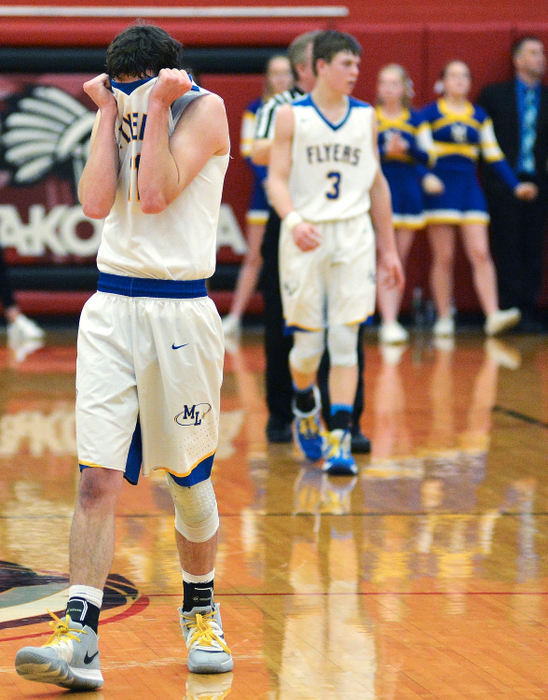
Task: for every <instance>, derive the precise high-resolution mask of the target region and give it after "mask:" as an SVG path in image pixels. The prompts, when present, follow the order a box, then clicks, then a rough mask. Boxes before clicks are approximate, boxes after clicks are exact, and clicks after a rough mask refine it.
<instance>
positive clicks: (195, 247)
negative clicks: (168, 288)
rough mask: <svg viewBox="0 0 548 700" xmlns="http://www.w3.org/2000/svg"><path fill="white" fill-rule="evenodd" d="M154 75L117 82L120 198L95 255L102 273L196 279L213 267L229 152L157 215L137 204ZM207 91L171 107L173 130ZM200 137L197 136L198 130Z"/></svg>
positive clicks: (193, 93)
mask: <svg viewBox="0 0 548 700" xmlns="http://www.w3.org/2000/svg"><path fill="white" fill-rule="evenodd" d="M156 81H157V77H156V78H150V79H144V80H138V81H135V82H131V83H114V85H113V86H112V90H113V93H114V97H115V98H116V102H117V103H118V117H117V120H116V141H117V143H118V147H119V157H120V171H119V175H118V187H117V192H116V199H115V202H114V205H113V207H112V210H111V212H110V214H109V215H108V216H107V217H106V219H105V222H104V226H103V237H102V241H101V245H100V247H99V252H98V255H97V266H98V268H99V270H100V271H101V272H109V273H111V274H116V275H126V276H130V277H152V278H157V279H173V280H193V279H202V278H207V277H211V275H212V274H213V272H214V270H215V257H216V233H217V223H218V218H219V207H220V203H221V195H222V189H223V182H224V176H225V173H226V169H227V166H228V159H229V154H228V153H227V154H226V155H223V156H212V157H211V158H210V159H209V160H208V161H207V163H206V164H205V165H204V167H203V168H202V170H201V171H200V172H199V173H198V174H197V175H196V177H195V178H194V179H193V180H192V182H191V183H190V184H189V185H187V187H186V188H185V189H184V190H183V191H182V192H181V194H180V195H179V196H178V197H177V198H176V199H175V200H174V201H173V202H171V204H170V205H169V206H168V207H167V208H166V209H165V210H164V211H163V212H160V213H159V214H143V212H142V211H141V208H140V206H139V193H138V190H137V168H138V166H139V158H140V153H141V147H142V144H143V135H144V131H145V125H146V118H147V109H148V99H149V95H150V92H151V90H152V88H153V87H154V85H155V84H156ZM207 94H209V93H208V91H207V90H204V89H202V88H200V87H198V86H197V85H194V84H193V86H192V89H191V90H189V92H187V93H186V94H185V95H183V96H182V97H181V98H179V99H178V100H177V101H176V102H174V104H173V105H172V107H171V111H170V114H169V134H170V135H171V134H172V133H173V131H174V129H175V126H176V124H177V122H178V120H179V119H180V117H181V115H182V114H183V112H184V110H185V109H186V107H187V106H188V105H189V104H190V103H191V102H192V101H193V100H195V99H197V98H199V97H201V96H203V95H207ZM196 137H197V138H199V135H196Z"/></svg>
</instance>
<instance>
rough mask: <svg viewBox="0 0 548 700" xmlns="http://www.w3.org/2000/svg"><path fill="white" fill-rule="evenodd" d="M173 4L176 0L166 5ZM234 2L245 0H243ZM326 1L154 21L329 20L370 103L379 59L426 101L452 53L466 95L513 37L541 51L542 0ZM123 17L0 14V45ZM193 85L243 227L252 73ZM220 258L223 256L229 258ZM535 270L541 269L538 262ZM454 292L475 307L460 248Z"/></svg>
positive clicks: (96, 37) (268, 37)
mask: <svg viewBox="0 0 548 700" xmlns="http://www.w3.org/2000/svg"><path fill="white" fill-rule="evenodd" d="M12 4H18V3H17V2H14V3H12ZM48 4H54V3H48ZM57 4H62V3H57ZM64 4H82V5H88V6H89V4H90V3H89V2H83V1H82V2H77V1H73V2H72V3H69V2H68V0H67V2H66V3H64ZM91 4H94V3H93V2H92V3H91ZM95 4H105V3H104V2H96V3H95ZM119 4H120V5H124V4H131V3H130V2H129V0H127V1H126V0H123V1H121V2H120V3H119ZM177 4H183V3H175V5H177ZM196 4H198V3H196ZM200 4H201V5H207V4H214V5H220V4H232V3H221V2H219V0H217V1H216V2H208V1H205V2H202V3H200ZM234 4H238V5H244V4H255V3H252V2H250V1H249V0H243V1H239V2H234ZM276 4H277V3H276V2H274V0H272V1H270V0H267V2H266V3H265V2H263V3H262V6H265V5H276ZM283 4H287V5H291V4H299V5H303V4H307V2H299V3H291V2H287V1H286V2H284V3H283ZM308 4H312V3H311V2H308ZM326 4H330V5H346V6H347V7H349V8H350V16H349V18H347V19H337V20H321V21H318V20H306V19H303V20H299V21H295V20H291V21H290V20H288V19H280V20H272V21H265V20H263V21H259V20H245V21H244V20H222V21H221V20H210V21H204V20H162V21H161V22H158V23H159V24H161V26H163V27H165V28H166V29H167V30H168V31H170V32H172V33H173V34H174V35H175V36H177V38H180V39H181V40H182V41H183V43H185V45H187V46H201V45H211V46H214V45H219V46H227V45H241V46H242V45H246V46H249V45H251V46H264V45H270V46H277V45H285V44H287V43H289V41H290V40H291V39H292V38H294V37H295V36H296V35H297V34H299V33H301V32H304V31H309V30H310V29H316V28H325V27H328V26H335V27H337V28H339V29H341V30H343V31H349V32H351V33H352V34H354V35H355V36H356V37H357V39H358V40H359V41H360V42H361V44H362V46H363V49H364V54H363V57H362V72H361V76H360V81H359V84H358V86H357V89H356V96H357V97H360V98H362V99H366V100H368V101H372V100H374V95H375V80H376V75H377V73H378V70H379V69H380V68H381V66H383V65H384V64H386V63H389V62H394V61H396V62H399V63H402V64H403V65H405V67H406V68H407V69H408V71H409V73H410V75H411V77H412V78H413V80H414V84H415V90H416V100H415V101H416V105H417V106H421V105H423V104H425V103H426V102H428V101H431V100H433V99H434V94H433V90H432V88H433V84H434V82H435V81H436V79H437V78H438V75H439V72H440V69H441V68H442V66H443V65H444V64H445V63H446V62H447V61H448V60H450V59H454V58H459V59H462V60H464V61H466V62H467V63H468V64H469V65H470V67H471V70H472V75H473V79H474V86H473V96H475V95H477V93H478V92H479V90H480V89H481V87H482V86H483V85H484V84H485V83H487V82H493V81H498V80H504V79H506V78H508V77H509V76H510V75H511V63H510V58H509V55H510V47H511V44H512V42H513V40H514V39H515V38H516V37H517V36H519V35H524V34H531V33H532V34H535V35H537V36H539V37H540V38H542V39H543V40H544V42H545V45H546V46H547V47H548V2H546V0H523V1H522V2H519V3H518V2H508V1H502V2H500V1H496V0H482V1H481V2H479V1H478V2H477V3H475V4H473V5H468V4H467V7H466V12H465V13H464V11H463V5H462V3H459V2H454V0H453V1H452V2H448V1H445V2H440V1H439V0H423V2H421V3H420V4H419V3H416V2H415V0H400V2H398V3H388V4H387V3H372V2H369V1H367V2H366V1H364V0H346V2H339V0H334V1H331V2H329V3H326ZM151 21H152V20H151ZM129 23H130V21H129V20H110V19H102V20H100V21H98V20H85V21H84V20H76V19H71V20H58V19H57V20H48V19H36V18H27V19H2V20H1V21H0V41H1V42H2V44H3V45H4V46H6V45H13V46H25V45H27V46H29V45H40V44H42V45H48V46H67V45H71V46H73V45H85V46H101V45H106V44H107V43H108V42H109V41H110V39H111V38H112V36H113V35H114V34H116V33H117V32H118V31H119V30H121V29H122V28H123V27H125V26H127V24H129ZM202 82H203V84H204V86H205V87H207V88H209V89H211V90H213V91H215V92H218V93H219V94H220V95H221V96H222V97H223V98H224V100H225V103H226V105H227V111H228V116H229V122H230V135H231V140H232V154H233V157H234V159H233V160H232V162H231V164H230V168H229V172H228V175H227V180H226V196H225V200H226V201H228V202H229V203H230V204H231V206H232V207H233V209H234V211H235V213H236V216H237V218H238V220H239V222H240V225H241V227H242V229H243V228H244V213H245V210H246V208H247V199H248V194H249V188H250V185H251V177H250V174H249V171H248V170H247V167H246V165H245V163H244V162H243V161H242V160H241V158H240V157H239V130H240V119H241V115H242V112H243V109H244V107H245V105H246V104H247V103H248V102H249V101H250V100H251V99H253V98H255V97H256V96H257V95H258V94H259V92H260V88H261V79H260V77H259V76H256V75H229V74H228V75H204V76H202ZM547 248H548V246H547ZM228 257H229V259H230V256H228ZM547 258H548V251H547ZM428 264H429V252H428V247H427V245H426V242H425V240H424V235H423V234H419V235H418V237H417V242H416V244H415V246H414V248H413V251H412V254H411V258H410V263H409V269H408V278H409V279H408V292H407V295H406V298H405V301H404V305H405V306H407V307H408V306H409V301H410V293H411V290H412V288H413V287H414V286H417V285H419V286H422V287H423V288H425V289H426V288H427V271H428ZM545 269H546V270H547V271H548V259H547V263H546V265H545ZM455 293H456V304H457V307H458V308H459V309H461V310H463V311H470V310H477V308H478V304H477V299H476V297H475V294H474V292H473V290H472V283H471V277H470V271H469V267H468V264H467V263H466V261H465V260H464V258H463V254H462V250H461V248H460V247H459V255H458V260H457V270H456V290H455ZM223 301H224V297H223ZM543 305H544V306H546V307H548V273H547V274H545V289H544V292H543Z"/></svg>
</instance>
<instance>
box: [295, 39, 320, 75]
mask: <svg viewBox="0 0 548 700" xmlns="http://www.w3.org/2000/svg"><path fill="white" fill-rule="evenodd" d="M320 33H321V32H320V31H319V30H317V29H316V30H315V31H313V32H306V33H305V34H299V36H298V37H296V38H295V39H293V41H292V42H291V44H289V48H288V49H287V55H288V56H289V62H290V63H291V72H292V73H293V80H298V79H299V74H298V73H297V70H296V66H300V65H302V64H303V63H305V62H306V49H307V48H308V45H309V44H312V43H313V42H314V39H315V38H316V37H317V36H318V34H320Z"/></svg>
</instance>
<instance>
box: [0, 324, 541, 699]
mask: <svg viewBox="0 0 548 700" xmlns="http://www.w3.org/2000/svg"><path fill="white" fill-rule="evenodd" d="M74 339H75V330H74V328H65V329H64V330H61V331H54V330H50V331H49V333H48V338H47V342H46V345H45V346H44V347H42V348H39V349H36V350H35V351H34V352H32V353H31V354H29V355H27V356H26V357H24V352H23V351H20V352H19V354H18V355H17V356H16V355H15V354H14V353H13V351H11V350H8V349H7V348H6V347H5V342H4V340H3V339H1V340H0V345H1V347H0V560H2V561H1V562H0V698H1V699H2V700H12V699H15V698H34V699H38V698H40V699H41V698H51V697H58V696H62V695H64V694H65V692H66V691H63V690H61V689H60V688H57V687H56V686H47V685H42V684H37V683H29V682H28V681H24V680H22V679H20V678H19V677H18V676H17V674H16V673H15V671H14V669H13V659H14V656H15V652H16V650H17V649H18V648H19V647H21V646H24V645H27V644H42V643H43V642H44V641H46V639H47V636H46V635H47V632H48V631H49V628H48V626H47V624H46V622H45V620H46V619H47V613H46V609H48V608H49V609H51V610H55V611H60V610H62V609H63V607H64V601H65V594H66V588H67V572H68V556H67V540H68V533H69V528H70V522H71V514H72V509H73V503H74V498H75V493H76V487H77V479H78V475H77V470H76V466H75V465H76V455H75V445H74V419H73V403H74V363H75V347H74ZM546 340H547V338H546V336H538V337H534V336H520V335H510V336H508V337H507V338H505V339H504V340H492V341H485V339H484V338H483V337H482V336H481V335H480V333H479V331H472V332H470V333H468V334H460V335H458V336H457V338H456V341H455V343H454V346H453V345H452V344H451V343H442V344H441V345H440V344H437V346H436V345H434V344H433V342H432V339H431V337H430V336H428V335H420V336H417V335H414V336H413V337H412V341H411V342H410V344H409V346H408V347H405V348H402V349H400V350H398V349H390V350H389V351H388V352H381V350H380V349H379V347H378V345H377V343H376V339H375V336H374V335H373V333H372V332H371V333H370V334H369V335H367V338H366V358H367V360H366V365H367V366H366V411H365V414H364V417H363V426H362V427H363V429H364V432H365V433H366V434H367V435H368V436H370V437H371V439H372V443H373V449H372V453H371V455H370V456H359V458H358V462H359V466H360V472H359V476H357V477H355V478H344V477H338V478H327V477H326V476H324V475H323V474H322V472H321V469H320V468H319V467H318V465H314V464H310V463H307V462H306V461H305V460H303V459H302V458H301V457H300V456H299V454H298V453H297V451H296V450H295V449H294V448H293V447H292V446H291V445H268V444H267V442H266V440H265V434H264V426H265V423H266V410H265V404H264V396H263V371H264V356H263V351H262V345H261V342H262V339H261V336H260V334H257V333H249V332H248V333H247V334H246V335H244V338H243V340H242V344H241V345H240V347H239V349H237V348H233V350H234V351H233V352H232V353H231V354H228V355H227V359H226V373H225V382H224V387H223V401H222V409H223V411H222V417H221V442H220V446H219V451H218V454H217V458H216V460H215V471H214V480H215V483H216V490H217V498H218V501H219V510H220V513H221V537H220V547H219V553H218V561H217V577H216V598H217V600H218V601H219V602H220V603H221V606H222V614H223V621H224V628H225V633H226V636H227V641H228V643H229V646H230V647H231V648H232V651H233V655H234V659H235V666H234V672H233V673H232V674H227V675H223V676H219V677H210V676H202V677H200V676H194V675H193V674H189V673H188V672H187V669H186V666H185V650H184V643H183V640H182V637H181V634H180V630H179V624H178V620H177V612H176V608H177V606H178V605H179V604H180V590H181V583H180V572H179V567H178V563H177V557H176V551H175V545H174V539H173V516H172V508H171V503H170V498H169V495H168V493H167V491H166V489H165V487H164V484H163V482H162V479H160V478H152V479H148V480H142V483H140V485H139V486H138V487H136V488H135V487H130V486H126V487H125V488H124V492H123V495H122V499H121V503H120V508H119V512H118V517H117V549H116V555H115V560H114V564H113V567H112V572H111V575H110V577H109V581H108V582H107V591H106V601H107V604H108V606H109V607H107V609H105V610H104V611H103V613H102V616H101V624H100V637H101V640H100V649H101V656H102V669H103V675H104V677H105V685H104V687H103V689H102V690H101V691H100V692H97V693H87V694H85V695H83V694H82V695H81V697H86V698H89V699H90V700H91V699H95V698H97V699H99V698H105V699H107V698H137V699H140V698H161V699H162V700H167V699H171V698H178V699H181V698H187V700H190V699H191V698H202V699H205V698H216V699H220V698H228V697H230V698H231V700H248V699H249V700H259V699H260V700H301V699H313V700H316V699H322V700H323V699H325V700H328V699H329V700H332V699H337V698H341V699H342V698H344V699H350V700H353V699H354V698H355V699H360V700H373V699H377V698H378V699H383V700H384V699H391V700H406V699H408V698H409V699H411V698H442V699H443V700H449V699H455V700H456V699H461V698H465V699H468V698H484V699H485V700H493V699H498V698H512V699H514V698H515V699H518V698H519V699H520V700H521V699H523V700H536V699H540V698H546V697H548V614H547V613H548V597H547V596H548V527H547V526H548V480H547V479H546V473H547V464H548V460H547V453H548V451H547V428H548V424H547V414H548V343H547V342H546ZM70 697H71V698H72V697H74V698H77V697H80V694H74V693H71V694H70Z"/></svg>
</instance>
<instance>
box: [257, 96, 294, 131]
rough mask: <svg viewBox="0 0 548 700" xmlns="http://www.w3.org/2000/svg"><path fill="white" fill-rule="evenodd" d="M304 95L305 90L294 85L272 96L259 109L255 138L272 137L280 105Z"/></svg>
mask: <svg viewBox="0 0 548 700" xmlns="http://www.w3.org/2000/svg"><path fill="white" fill-rule="evenodd" d="M302 95H304V92H303V91H302V90H301V89H300V88H298V87H292V88H290V89H289V90H284V92H279V93H278V94H277V95H274V97H271V98H270V99H269V100H268V102H265V104H264V105H263V106H262V107H261V108H260V109H259V111H258V112H257V117H256V120H255V139H271V138H273V136H274V118H275V116H276V112H277V111H278V107H281V105H285V104H289V103H290V102H293V101H294V100H296V99H297V98H298V97H301V96H302Z"/></svg>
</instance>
